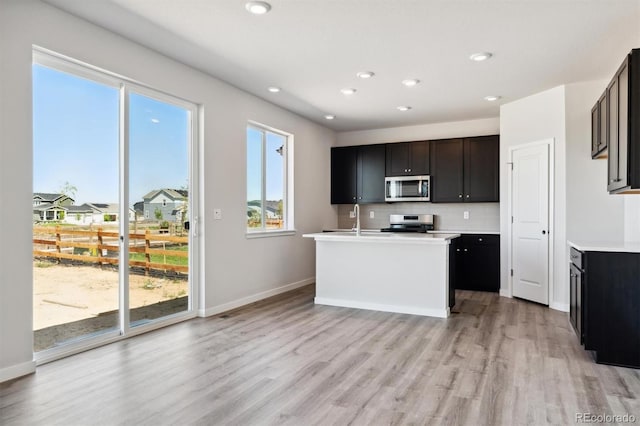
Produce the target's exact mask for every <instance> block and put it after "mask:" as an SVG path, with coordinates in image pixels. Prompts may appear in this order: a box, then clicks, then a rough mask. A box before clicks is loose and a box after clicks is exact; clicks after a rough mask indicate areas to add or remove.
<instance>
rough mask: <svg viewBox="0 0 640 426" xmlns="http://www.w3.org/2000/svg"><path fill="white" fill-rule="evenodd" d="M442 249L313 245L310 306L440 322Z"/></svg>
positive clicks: (444, 287) (444, 288)
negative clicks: (312, 298) (313, 287)
mask: <svg viewBox="0 0 640 426" xmlns="http://www.w3.org/2000/svg"><path fill="white" fill-rule="evenodd" d="M448 248H449V245H448V242H441V243H430V244H415V243H406V244H405V243H399V242H394V243H392V244H389V243H381V242H366V241H361V240H359V241H356V242H350V241H316V299H315V302H316V303H318V304H324V305H333V306H345V307H353V308H360V309H372V310H378V311H387V312H400V313H408V314H414V315H426V316H434V317H441V318H446V317H447V316H448V315H449V306H448V298H449V286H448V281H449V277H448V273H449V268H448V264H449V263H448V261H449V250H448Z"/></svg>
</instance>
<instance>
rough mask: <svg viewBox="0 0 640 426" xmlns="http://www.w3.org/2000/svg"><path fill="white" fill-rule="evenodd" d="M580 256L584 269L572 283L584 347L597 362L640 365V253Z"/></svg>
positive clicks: (586, 254) (590, 253)
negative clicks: (591, 352) (639, 308)
mask: <svg viewBox="0 0 640 426" xmlns="http://www.w3.org/2000/svg"><path fill="white" fill-rule="evenodd" d="M572 253H573V251H572ZM578 253H580V252H578ZM581 255H582V259H583V262H582V269H583V271H584V272H583V273H582V274H581V275H580V274H577V275H578V276H579V277H580V278H581V279H577V280H575V282H572V284H573V285H575V290H574V288H573V287H572V293H574V292H575V296H573V297H572V299H574V298H575V300H576V304H577V306H578V308H576V310H575V315H576V319H575V321H576V323H577V324H579V326H578V329H580V333H579V336H580V335H581V336H582V339H581V340H582V342H583V343H584V347H585V349H587V350H591V351H593V355H594V358H595V360H596V362H598V363H601V364H611V365H619V366H623V367H632V368H640V311H639V310H638V307H639V306H640V253H621V252H592V251H587V252H584V253H581ZM572 266H573V267H575V265H572ZM576 269H577V268H576ZM572 274H573V272H572ZM571 278H572V279H573V277H571ZM572 303H573V300H572ZM570 315H571V316H570V318H571V320H572V323H573V321H574V319H573V318H572V317H573V313H571V314H570Z"/></svg>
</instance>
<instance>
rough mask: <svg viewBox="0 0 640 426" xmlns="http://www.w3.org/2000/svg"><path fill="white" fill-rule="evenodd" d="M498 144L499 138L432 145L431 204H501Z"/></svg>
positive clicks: (473, 139) (459, 140)
mask: <svg viewBox="0 0 640 426" xmlns="http://www.w3.org/2000/svg"><path fill="white" fill-rule="evenodd" d="M499 141H500V139H499V137H498V136H497V135H494V136H479V137H475V138H465V139H446V140H438V141H432V142H431V187H432V193H431V201H432V202H436V203H455V202H494V201H499V200H500V193H499V150H500V142H499Z"/></svg>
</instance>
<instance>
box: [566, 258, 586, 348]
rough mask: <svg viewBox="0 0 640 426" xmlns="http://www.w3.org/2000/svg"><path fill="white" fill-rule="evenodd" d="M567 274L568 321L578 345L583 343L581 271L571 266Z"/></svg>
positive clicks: (573, 265)
mask: <svg viewBox="0 0 640 426" xmlns="http://www.w3.org/2000/svg"><path fill="white" fill-rule="evenodd" d="M569 269H570V272H569V287H570V291H569V293H570V295H571V296H570V302H569V319H570V320H571V325H572V326H573V329H574V330H575V332H576V334H577V335H578V340H579V341H580V343H584V336H583V334H582V330H583V327H582V321H583V320H582V271H581V270H580V269H579V268H578V267H577V266H576V265H575V264H573V263H572V264H571V265H570V267H569Z"/></svg>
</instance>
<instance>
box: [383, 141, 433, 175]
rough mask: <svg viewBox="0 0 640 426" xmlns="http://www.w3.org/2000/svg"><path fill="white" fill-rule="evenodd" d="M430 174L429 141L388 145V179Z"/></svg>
mask: <svg viewBox="0 0 640 426" xmlns="http://www.w3.org/2000/svg"><path fill="white" fill-rule="evenodd" d="M428 174H429V141H419V142H401V143H389V144H387V166H386V176H387V177H395V176H420V175H428Z"/></svg>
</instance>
